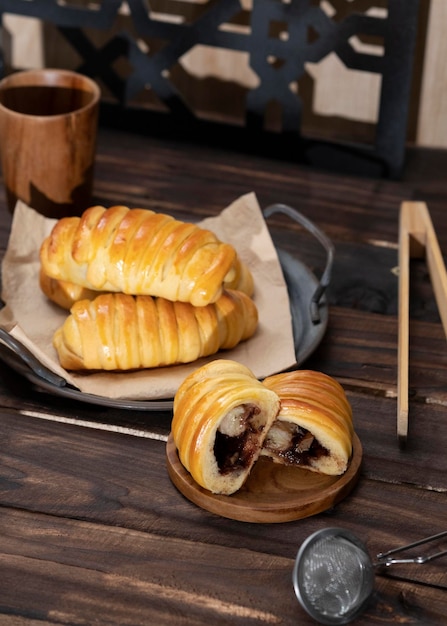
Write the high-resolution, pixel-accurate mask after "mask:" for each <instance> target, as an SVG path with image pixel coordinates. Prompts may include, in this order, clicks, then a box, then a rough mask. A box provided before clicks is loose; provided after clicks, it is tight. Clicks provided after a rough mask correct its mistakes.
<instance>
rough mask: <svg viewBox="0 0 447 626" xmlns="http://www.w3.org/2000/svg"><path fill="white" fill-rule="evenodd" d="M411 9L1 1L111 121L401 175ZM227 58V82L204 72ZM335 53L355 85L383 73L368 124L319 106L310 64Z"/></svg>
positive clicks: (248, 2) (387, 3)
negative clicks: (36, 27) (88, 83)
mask: <svg viewBox="0 0 447 626" xmlns="http://www.w3.org/2000/svg"><path fill="white" fill-rule="evenodd" d="M418 5H419V0H128V1H127V2H124V3H123V2H121V0H103V1H102V2H100V1H92V2H88V1H87V0H84V1H81V0H77V1H75V0H72V1H71V0H0V16H1V18H2V20H3V16H4V15H6V14H14V15H22V16H31V17H34V18H38V19H39V21H40V22H41V23H42V25H43V31H42V36H43V42H44V44H45V64H46V65H47V66H53V67H54V66H64V67H70V69H76V70H77V71H80V72H82V73H85V74H87V75H89V76H91V77H92V78H94V79H96V80H97V81H98V82H99V83H100V85H101V87H102V89H103V106H102V116H103V117H102V119H103V120H104V121H105V122H106V123H115V124H126V125H128V126H132V127H135V128H137V129H138V130H139V131H140V132H143V133H148V134H151V133H155V132H157V133H166V134H167V133H173V134H175V135H176V136H177V137H180V136H181V137H187V138H194V139H195V140H206V141H208V142H216V143H225V144H226V145H230V146H238V147H239V148H241V149H245V150H252V151H255V152H258V153H268V154H271V155H277V156H279V157H284V158H286V159H293V160H297V161H301V162H306V163H310V164H313V165H322V166H327V167H334V166H335V167H336V168H337V169H346V170H349V171H354V172H358V173H364V174H372V175H390V176H398V175H399V173H400V172H401V169H402V166H403V162H404V154H405V138H406V129H407V114H408V101H409V94H410V86H411V74H412V62H413V53H414V46H415V39H416V32H417V21H418ZM2 34H3V39H2V42H3V45H2V48H3V52H4V58H3V64H2V70H3V72H9V71H11V70H13V69H19V68H14V67H11V65H10V63H8V57H7V54H6V43H5V42H6V41H7V38H6V35H7V33H6V32H5V26H3V27H2ZM223 55H228V58H229V59H230V63H226V65H225V67H226V71H225V72H224V75H223V76H222V75H220V76H216V75H215V74H213V73H212V72H211V73H210V72H209V71H208V70H207V66H206V65H207V64H206V61H207V59H208V60H210V59H212V60H214V65H216V63H217V64H219V62H220V61H221V59H222V58H223ZM329 57H331V58H332V59H334V58H336V60H337V63H338V64H339V65H341V66H343V68H344V71H345V72H350V73H351V74H354V75H355V76H360V74H361V73H365V72H366V73H372V74H374V75H375V76H377V78H378V79H379V81H380V88H379V96H378V105H377V117H376V119H375V120H374V121H366V122H365V121H361V120H360V121H356V120H355V119H354V120H350V121H349V124H347V122H346V119H345V118H344V117H343V115H341V114H339V113H329V114H328V113H326V114H318V112H316V111H315V106H314V105H315V102H314V100H315V93H316V86H317V83H318V79H317V78H316V77H315V72H312V69H315V68H316V67H318V65H319V64H322V63H323V62H324V61H325V60H326V59H328V58H329ZM197 61H198V62H197ZM228 67H230V70H231V68H232V69H233V73H231V71H230V72H228ZM355 82H356V81H354V87H353V82H352V81H351V82H350V87H349V89H355ZM358 88H359V89H361V88H362V87H361V81H359V87H358ZM353 93H354V92H353ZM348 99H349V97H348ZM348 131H349V132H348Z"/></svg>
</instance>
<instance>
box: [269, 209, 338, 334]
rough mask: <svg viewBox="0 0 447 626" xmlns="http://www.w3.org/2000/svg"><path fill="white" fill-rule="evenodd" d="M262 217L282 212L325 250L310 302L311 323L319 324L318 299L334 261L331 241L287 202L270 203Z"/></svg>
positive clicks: (329, 278) (327, 280)
mask: <svg viewBox="0 0 447 626" xmlns="http://www.w3.org/2000/svg"><path fill="white" fill-rule="evenodd" d="M263 213H264V217H265V218H268V217H270V216H271V215H274V214H275V213H283V214H284V215H287V216H288V217H290V218H291V219H292V220H293V221H295V222H297V223H298V224H300V225H301V226H303V227H304V228H305V229H306V230H307V231H309V233H310V234H311V235H313V236H314V237H315V238H316V239H317V241H318V242H319V243H320V244H321V245H322V246H323V248H324V249H325V251H326V265H325V268H324V270H323V273H322V275H321V277H320V281H319V283H318V286H317V288H316V290H315V292H314V294H313V296H312V298H311V302H310V316H311V320H312V323H313V324H319V323H320V322H321V316H320V307H319V304H320V300H321V298H322V297H323V294H324V292H325V290H326V288H327V287H328V285H329V283H330V280H331V272H332V265H333V262H334V246H333V244H332V241H331V240H330V239H329V238H328V237H327V235H325V233H324V232H323V231H322V230H320V229H319V228H318V226H316V225H315V224H314V223H313V222H311V221H310V220H309V219H308V218H307V217H305V216H304V215H303V214H302V213H300V212H299V211H297V210H296V209H294V208H292V207H291V206H288V205H287V204H271V205H269V206H268V207H266V208H265V209H264V211H263Z"/></svg>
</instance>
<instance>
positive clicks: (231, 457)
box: [214, 404, 264, 475]
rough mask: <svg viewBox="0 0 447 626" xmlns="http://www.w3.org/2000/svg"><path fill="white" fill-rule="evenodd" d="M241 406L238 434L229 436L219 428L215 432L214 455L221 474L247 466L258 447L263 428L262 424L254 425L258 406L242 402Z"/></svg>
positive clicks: (258, 410) (258, 411)
mask: <svg viewBox="0 0 447 626" xmlns="http://www.w3.org/2000/svg"><path fill="white" fill-rule="evenodd" d="M242 408H243V413H241V415H240V417H239V420H240V423H241V434H240V435H237V436H234V437H231V436H230V435H225V434H223V433H221V432H220V431H219V430H217V432H216V439H215V442H214V456H215V457H216V462H217V465H218V467H219V471H220V473H221V474H223V475H225V474H229V473H230V472H234V471H237V470H243V469H245V468H247V467H249V465H250V463H251V461H252V459H253V457H254V455H255V453H256V452H257V449H258V447H257V441H258V439H259V435H260V433H261V432H262V431H263V430H264V425H263V424H261V425H257V426H256V420H255V418H256V416H257V415H259V413H260V409H259V407H257V406H255V405H254V404H243V405H242Z"/></svg>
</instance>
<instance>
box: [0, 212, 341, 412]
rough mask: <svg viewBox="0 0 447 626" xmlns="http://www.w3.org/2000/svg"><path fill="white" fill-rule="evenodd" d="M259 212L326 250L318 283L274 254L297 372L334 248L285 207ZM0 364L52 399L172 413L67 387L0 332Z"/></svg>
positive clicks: (318, 333)
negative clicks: (297, 227) (287, 222)
mask: <svg viewBox="0 0 447 626" xmlns="http://www.w3.org/2000/svg"><path fill="white" fill-rule="evenodd" d="M263 213H264V217H265V218H268V217H270V216H271V215H273V214H274V213H283V214H286V215H288V216H289V217H290V218H291V219H292V220H294V221H296V222H298V223H299V224H301V225H302V226H303V227H304V228H306V230H308V231H309V232H310V233H311V234H312V235H313V236H314V237H316V239H317V240H318V241H319V242H320V243H321V244H322V245H323V247H324V248H325V250H326V255H327V258H326V266H325V269H324V272H323V274H322V276H321V278H320V279H319V280H318V279H317V277H316V276H315V275H314V274H313V272H312V271H311V270H310V269H309V268H308V267H307V266H306V265H305V264H304V263H303V262H301V261H299V260H297V259H295V258H294V257H292V255H290V254H289V253H287V252H285V251H284V250H281V249H277V252H278V257H279V260H280V263H281V267H282V271H283V274H284V278H285V281H286V284H287V290H288V293H289V299H290V310H291V315H292V324H293V336H294V343H295V355H296V364H295V367H299V366H301V365H302V363H303V362H304V361H305V360H306V359H307V358H308V357H309V356H310V355H311V354H312V352H313V351H314V350H315V349H316V348H317V346H318V345H319V343H320V342H321V340H322V338H323V336H324V334H325V332H326V328H327V324H328V306H327V301H326V297H325V293H324V292H325V289H326V287H327V286H328V284H329V281H330V274H331V269H332V263H333V254H334V252H333V246H332V244H331V242H330V240H329V239H328V238H327V237H326V235H325V234H324V233H323V232H322V231H320V230H319V229H318V228H317V227H316V226H315V224H313V223H312V222H310V221H309V220H308V219H307V218H306V217H304V216H303V215H302V214H301V213H299V212H298V211H296V210H295V209H293V208H291V207H289V206H287V205H283V204H274V205H271V206H270V207H267V208H266V209H264V212H263ZM0 360H2V361H3V362H4V363H6V364H7V365H8V366H9V367H11V369H13V370H15V371H16V372H18V373H19V374H21V375H22V376H24V377H25V378H26V379H27V380H28V381H30V382H31V383H33V384H34V385H36V386H37V387H38V388H39V389H41V390H44V391H47V392H49V393H51V394H53V395H56V396H62V397H64V398H69V399H72V400H77V401H80V402H87V403H89V404H97V405H100V406H104V407H112V408H120V409H130V410H137V411H168V410H171V409H172V404H173V400H172V399H168V400H124V399H122V398H120V399H114V398H107V397H106V396H99V395H94V394H89V393H85V392H81V391H79V390H78V389H76V388H75V387H73V386H71V385H69V384H68V383H67V382H66V381H65V380H64V378H62V377H60V376H58V375H57V374H54V373H53V372H51V371H50V370H48V369H47V368H46V367H45V366H43V365H42V364H41V363H40V362H39V361H38V360H37V359H36V358H35V357H34V355H33V354H31V353H30V352H29V351H28V349H27V348H25V347H24V346H23V345H22V344H21V343H20V342H18V341H17V340H16V339H15V338H14V337H12V336H11V335H10V334H9V333H8V332H7V331H5V330H4V329H2V328H0Z"/></svg>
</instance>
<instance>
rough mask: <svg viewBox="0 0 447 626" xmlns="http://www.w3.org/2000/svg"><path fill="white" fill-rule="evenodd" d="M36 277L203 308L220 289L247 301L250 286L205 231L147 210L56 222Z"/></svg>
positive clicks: (233, 257) (244, 271)
mask: <svg viewBox="0 0 447 626" xmlns="http://www.w3.org/2000/svg"><path fill="white" fill-rule="evenodd" d="M40 260H41V265H42V268H43V271H44V273H45V274H46V275H47V276H49V277H51V278H55V279H58V280H64V281H69V282H72V283H75V284H77V285H80V286H83V287H87V288H88V289H94V290H96V291H106V292H121V293H126V294H130V295H151V296H157V297H162V298H166V299H168V300H172V301H181V302H190V303H191V304H193V305H195V306H205V305H207V304H209V303H210V302H215V301H216V300H217V299H218V298H219V297H220V296H221V295H222V291H223V289H224V288H232V289H237V290H239V291H244V292H246V293H247V295H252V292H253V279H252V276H251V274H250V272H249V270H248V268H247V267H246V266H245V265H244V264H243V263H242V262H241V261H240V260H239V258H238V257H237V254H236V251H235V249H234V248H233V246H231V245H230V244H227V243H222V242H221V241H219V239H218V238H217V237H216V236H215V235H214V234H213V233H212V232H210V231H209V230H205V229H202V228H199V227H198V226H197V225H195V224H189V223H185V222H181V221H178V220H175V219H174V218H173V217H172V216H169V215H165V214H163V213H155V212H154V211H150V210H147V209H138V208H136V209H129V208H128V207H125V206H113V207H110V208H108V209H106V208H104V207H102V206H95V207H91V208H90V209H87V211H85V212H84V213H83V215H82V216H81V217H64V218H62V219H60V220H59V221H58V222H57V223H56V224H55V226H54V228H53V230H52V232H51V233H50V235H49V236H48V237H47V238H46V239H45V240H44V242H43V243H42V246H41V250H40Z"/></svg>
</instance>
